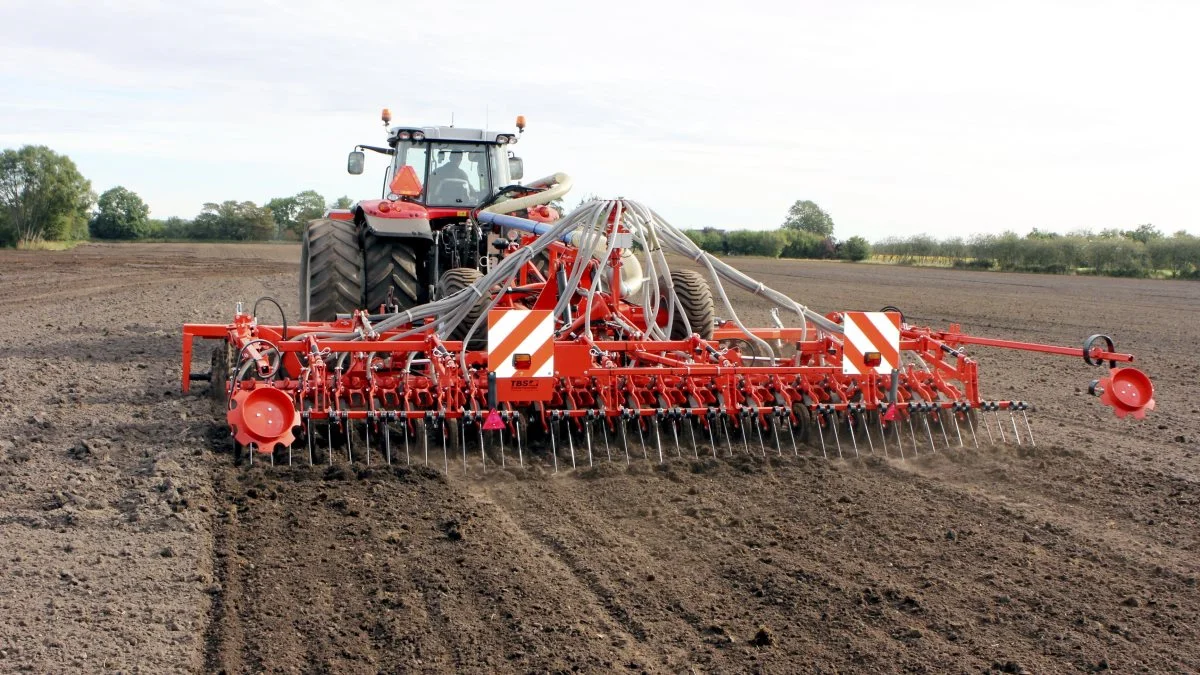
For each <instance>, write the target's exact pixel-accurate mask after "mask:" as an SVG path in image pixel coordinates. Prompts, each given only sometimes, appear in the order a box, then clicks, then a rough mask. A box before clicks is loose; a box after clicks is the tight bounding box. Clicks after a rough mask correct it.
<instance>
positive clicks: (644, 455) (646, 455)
mask: <svg viewBox="0 0 1200 675" xmlns="http://www.w3.org/2000/svg"><path fill="white" fill-rule="evenodd" d="M633 419H634V423H635V424H637V430H638V442H639V443H641V444H642V459H644V460H646V461H647V462H648V461H650V453H649V452H647V451H646V436H645V434H643V433H642V416H641V415H638V416H637V417H635V418H633Z"/></svg>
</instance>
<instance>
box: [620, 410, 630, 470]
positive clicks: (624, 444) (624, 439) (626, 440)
mask: <svg viewBox="0 0 1200 675" xmlns="http://www.w3.org/2000/svg"><path fill="white" fill-rule="evenodd" d="M627 426H629V423H628V422H626V421H625V418H624V417H622V418H621V446H622V447H623V448H625V463H626V464H629V435H628V434H627V433H626V431H625V427H627Z"/></svg>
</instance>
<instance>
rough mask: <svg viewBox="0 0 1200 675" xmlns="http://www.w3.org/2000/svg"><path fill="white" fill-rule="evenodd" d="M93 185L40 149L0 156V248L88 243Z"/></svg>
mask: <svg viewBox="0 0 1200 675" xmlns="http://www.w3.org/2000/svg"><path fill="white" fill-rule="evenodd" d="M95 199H96V196H95V195H94V194H92V184H91V183H90V182H88V180H87V179H86V178H84V177H83V175H81V174H80V173H79V169H77V168H76V167H75V162H72V161H71V159H70V158H69V157H67V156H66V155H60V154H58V153H56V152H54V151H53V150H51V149H50V148H47V147H46V146H44V145H26V146H24V147H22V148H21V149H19V150H5V151H4V152H3V153H0V244H14V243H17V244H20V243H28V242H34V241H42V240H45V239H83V238H86V237H87V211H88V209H89V208H91V206H92V203H93V202H94V201H95Z"/></svg>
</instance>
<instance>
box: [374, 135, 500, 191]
mask: <svg viewBox="0 0 1200 675" xmlns="http://www.w3.org/2000/svg"><path fill="white" fill-rule="evenodd" d="M488 155H489V153H488V146H487V145H486V144H483V143H446V142H439V141H433V142H428V143H418V144H413V143H400V144H399V145H398V146H397V148H396V167H397V168H399V167H402V166H411V167H413V169H415V170H416V172H417V175H418V176H420V177H422V178H423V179H424V180H423V181H422V185H423V186H424V191H423V192H422V194H421V199H422V200H423V201H424V202H425V203H426V204H427V205H429V206H463V207H472V206H477V205H479V204H480V203H481V202H482V201H483V200H484V199H485V198H486V197H488V196H490V195H491V193H492V186H491V181H490V175H489V171H488Z"/></svg>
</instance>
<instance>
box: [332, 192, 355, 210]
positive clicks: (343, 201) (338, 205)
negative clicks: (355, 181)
mask: <svg viewBox="0 0 1200 675" xmlns="http://www.w3.org/2000/svg"><path fill="white" fill-rule="evenodd" d="M353 203H354V200H353V199H350V198H349V197H347V196H346V195H342V196H341V197H338V198H337V200H336V201H334V202H333V203H332V204H330V205H329V208H331V209H348V208H350V205H351V204H353Z"/></svg>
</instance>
